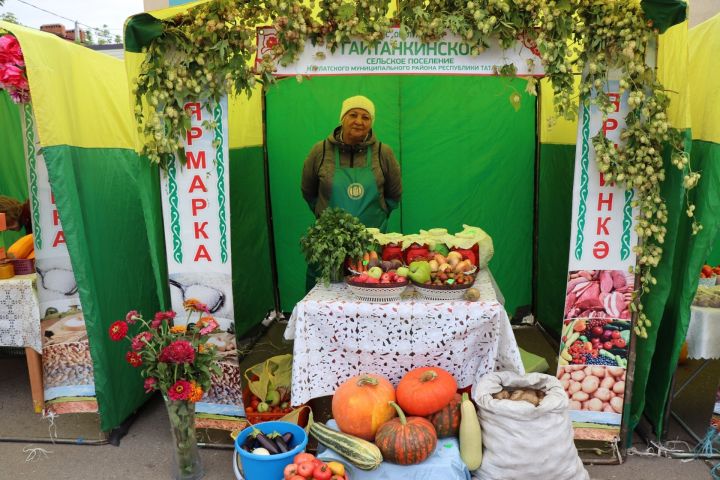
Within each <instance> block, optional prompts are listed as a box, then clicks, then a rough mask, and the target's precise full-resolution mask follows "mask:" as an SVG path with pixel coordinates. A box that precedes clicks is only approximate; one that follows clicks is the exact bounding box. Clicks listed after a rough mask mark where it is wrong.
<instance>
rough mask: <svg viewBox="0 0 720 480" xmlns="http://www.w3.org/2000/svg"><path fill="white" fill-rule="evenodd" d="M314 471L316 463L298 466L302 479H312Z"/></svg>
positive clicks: (305, 463)
mask: <svg viewBox="0 0 720 480" xmlns="http://www.w3.org/2000/svg"><path fill="white" fill-rule="evenodd" d="M313 470H315V462H314V461H312V460H310V461H308V462H303V463H301V464H300V465H298V468H297V473H298V475H300V476H301V477H305V478H310V477H312V476H313Z"/></svg>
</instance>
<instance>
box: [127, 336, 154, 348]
mask: <svg viewBox="0 0 720 480" xmlns="http://www.w3.org/2000/svg"><path fill="white" fill-rule="evenodd" d="M152 338H153V334H152V333H150V332H140V333H138V334H137V335H135V336H134V337H133V339H132V340H131V341H130V346H131V347H132V349H133V350H134V351H136V352H139V351H140V350H142V349H143V348H145V345H147V344H148V343H149V342H150V340H152Z"/></svg>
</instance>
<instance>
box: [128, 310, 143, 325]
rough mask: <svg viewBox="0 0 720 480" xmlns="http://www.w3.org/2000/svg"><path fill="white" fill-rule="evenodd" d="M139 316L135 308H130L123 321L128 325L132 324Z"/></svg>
mask: <svg viewBox="0 0 720 480" xmlns="http://www.w3.org/2000/svg"><path fill="white" fill-rule="evenodd" d="M139 318H140V314H139V313H138V311H137V310H130V311H129V312H128V313H127V315H125V321H126V322H128V323H129V324H130V325H133V324H134V323H135V322H136V321H137V320H138V319H139Z"/></svg>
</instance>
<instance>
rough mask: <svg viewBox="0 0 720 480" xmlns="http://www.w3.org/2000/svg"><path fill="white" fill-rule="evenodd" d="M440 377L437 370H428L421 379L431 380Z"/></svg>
mask: <svg viewBox="0 0 720 480" xmlns="http://www.w3.org/2000/svg"><path fill="white" fill-rule="evenodd" d="M437 377H438V374H437V372H436V371H435V370H428V371H427V372H425V373H423V374H422V376H421V377H420V381H421V382H423V383H425V382H431V381H433V380H435V379H436V378H437Z"/></svg>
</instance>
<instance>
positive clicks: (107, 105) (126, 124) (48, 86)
mask: <svg viewBox="0 0 720 480" xmlns="http://www.w3.org/2000/svg"><path fill="white" fill-rule="evenodd" d="M0 29H4V30H7V31H8V32H11V33H12V34H13V35H15V37H16V38H17V39H18V41H19V42H20V46H21V48H22V50H23V54H24V56H25V64H26V66H27V75H28V80H29V82H30V94H31V95H32V103H33V110H34V112H35V118H36V121H37V128H38V134H39V136H40V143H41V145H43V146H46V147H47V146H52V145H72V146H75V147H84V148H133V145H134V142H135V137H136V135H135V127H134V124H133V119H132V116H131V112H130V110H129V108H128V103H127V101H126V98H127V97H126V95H127V93H126V92H127V77H126V76H125V72H123V62H122V61H121V60H118V59H117V58H113V57H111V56H109V55H105V54H102V53H98V52H95V51H93V50H90V49H89V48H87V47H83V46H80V45H76V44H75V43H73V42H69V41H67V40H63V39H61V38H59V37H57V36H55V35H53V34H50V33H45V32H40V31H38V30H33V29H29V28H25V27H21V26H19V25H15V24H11V23H7V22H2V21H0Z"/></svg>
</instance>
